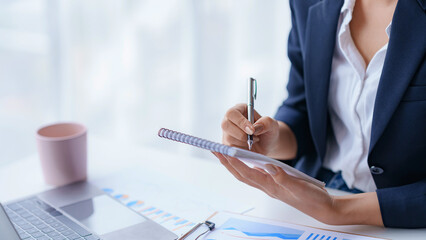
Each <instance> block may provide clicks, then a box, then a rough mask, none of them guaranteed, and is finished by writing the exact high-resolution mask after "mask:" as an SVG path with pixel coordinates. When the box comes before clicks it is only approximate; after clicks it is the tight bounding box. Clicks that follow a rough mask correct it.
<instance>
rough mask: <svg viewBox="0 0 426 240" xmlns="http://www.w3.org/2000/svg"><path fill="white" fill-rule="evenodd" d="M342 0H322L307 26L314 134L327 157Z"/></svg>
mask: <svg viewBox="0 0 426 240" xmlns="http://www.w3.org/2000/svg"><path fill="white" fill-rule="evenodd" d="M342 5H343V0H323V1H321V2H319V3H317V4H315V5H314V6H312V7H311V8H310V10H309V15H308V20H307V28H306V53H305V56H304V57H305V66H304V75H305V88H306V102H307V107H308V114H309V123H310V128H311V134H312V137H313V140H314V144H315V147H316V149H317V152H318V153H319V154H320V157H321V159H322V158H323V157H324V153H325V148H326V140H327V119H328V118H327V116H328V107H327V106H328V100H327V99H328V88H329V82H330V72H331V62H332V59H333V53H334V47H335V42H336V29H337V23H338V20H339V16H340V11H341V8H342Z"/></svg>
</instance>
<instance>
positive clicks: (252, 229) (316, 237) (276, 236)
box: [203, 212, 378, 240]
mask: <svg viewBox="0 0 426 240" xmlns="http://www.w3.org/2000/svg"><path fill="white" fill-rule="evenodd" d="M211 221H213V222H216V226H217V227H216V229H215V230H214V231H212V232H211V233H209V234H208V235H206V236H205V237H204V238H203V239H204V240H242V239H250V240H266V239H268V240H287V239H299V240H378V238H374V237H368V236H360V235H353V234H348V233H341V232H334V231H327V230H322V229H316V228H311V227H306V226H301V225H296V224H290V223H283V222H276V221H271V220H265V219H259V218H254V217H249V216H243V215H239V214H233V213H227V212H220V213H218V214H217V215H215V216H214V217H213V218H212V219H211Z"/></svg>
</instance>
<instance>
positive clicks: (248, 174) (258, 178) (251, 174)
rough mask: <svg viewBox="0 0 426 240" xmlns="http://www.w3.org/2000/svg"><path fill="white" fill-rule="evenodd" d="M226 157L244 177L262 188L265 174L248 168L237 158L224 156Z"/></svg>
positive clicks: (265, 182) (265, 180) (264, 182)
mask: <svg viewBox="0 0 426 240" xmlns="http://www.w3.org/2000/svg"><path fill="white" fill-rule="evenodd" d="M225 157H226V158H227V159H228V162H229V164H230V165H231V166H232V167H233V168H234V169H235V170H236V171H237V172H238V173H239V174H240V175H241V176H242V177H243V178H245V179H247V180H248V181H250V182H252V183H253V184H256V185H258V186H260V187H261V189H262V190H264V187H263V186H264V185H265V184H267V179H266V176H265V174H263V173H261V172H259V171H258V170H256V169H253V168H250V167H249V166H247V165H246V164H245V163H243V162H242V161H240V160H239V159H237V158H233V157H229V156H225Z"/></svg>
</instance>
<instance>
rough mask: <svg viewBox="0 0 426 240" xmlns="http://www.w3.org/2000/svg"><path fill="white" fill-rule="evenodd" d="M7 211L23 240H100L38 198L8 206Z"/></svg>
mask: <svg viewBox="0 0 426 240" xmlns="http://www.w3.org/2000/svg"><path fill="white" fill-rule="evenodd" d="M5 210H6V213H7V215H9V218H10V220H11V221H12V223H13V224H14V226H15V229H16V231H17V232H18V234H19V236H20V237H21V239H25V240H27V239H28V240H29V239H37V240H50V239H53V240H74V239H78V240H83V239H85V240H99V239H100V238H99V237H98V236H96V235H94V234H92V233H90V232H88V231H87V230H86V229H84V228H82V227H81V226H79V225H78V224H76V223H75V222H74V221H73V220H71V219H69V218H68V217H66V216H64V215H62V213H60V212H58V211H56V210H55V209H54V208H52V207H51V206H49V205H48V204H46V203H44V202H43V201H41V200H39V199H38V198H36V197H34V198H30V199H26V200H23V201H20V202H16V203H12V204H9V205H6V206H5Z"/></svg>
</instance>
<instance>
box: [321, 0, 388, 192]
mask: <svg viewBox="0 0 426 240" xmlns="http://www.w3.org/2000/svg"><path fill="white" fill-rule="evenodd" d="M354 5H355V0H345V2H344V5H343V7H342V10H341V13H340V18H339V23H338V27H337V33H338V34H337V39H336V47H335V50H334V55H333V62H332V70H331V79H330V88H329V94H328V109H329V113H330V120H331V125H332V128H333V132H334V135H332V136H329V137H328V139H327V152H326V156H325V159H324V167H325V168H328V169H330V170H332V171H334V172H338V171H341V172H342V177H343V179H344V180H345V182H346V184H347V185H348V187H349V188H358V189H360V190H362V191H365V192H370V191H374V190H376V188H377V187H376V185H375V183H374V180H373V177H372V175H371V173H370V168H369V166H368V163H367V159H368V151H369V146H370V138H371V125H372V120H373V112H374V103H375V99H376V93H377V88H378V85H379V80H380V76H381V73H382V69H383V64H384V60H385V56H386V51H387V46H388V44H386V45H385V46H383V47H382V48H381V49H380V50H379V51H378V52H376V54H375V55H374V57H373V58H372V59H371V61H370V63H369V65H368V66H365V62H364V60H363V58H362V56H361V54H360V53H359V51H358V49H357V48H356V46H355V44H354V42H353V40H352V37H351V32H350V28H349V23H350V21H351V19H352V12H353V8H354ZM391 24H392V23H391ZM391 24H389V26H388V27H387V28H386V33H387V35H388V37H389V35H390V27H391Z"/></svg>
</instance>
